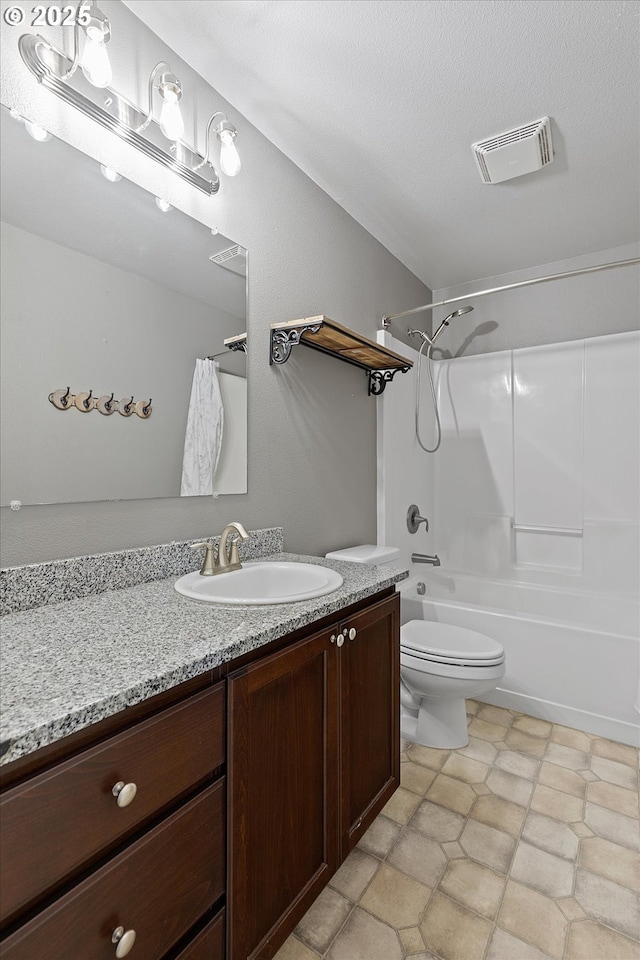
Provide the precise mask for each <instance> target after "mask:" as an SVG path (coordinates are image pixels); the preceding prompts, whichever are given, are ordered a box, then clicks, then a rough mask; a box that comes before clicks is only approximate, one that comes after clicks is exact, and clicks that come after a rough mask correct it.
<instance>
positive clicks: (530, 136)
mask: <svg viewBox="0 0 640 960" xmlns="http://www.w3.org/2000/svg"><path fill="white" fill-rule="evenodd" d="M471 149H472V150H473V156H474V157H475V161H476V164H477V167H478V170H479V171H480V176H481V178H482V180H483V182H484V183H500V182H501V181H503V180H512V179H513V178H514V177H521V176H522V175H523V174H524V173H532V172H533V171H534V170H540V169H541V168H542V167H546V165H547V164H548V163H551V161H552V160H553V145H552V143H551V121H550V120H549V117H542V118H541V119H540V120H535V121H534V122H533V123H527V124H525V125H524V126H522V127H516V128H515V129H513V130H506V131H505V133H500V134H498V136H497V137H488V138H487V139H486V140H480V141H479V142H478V143H472V144H471Z"/></svg>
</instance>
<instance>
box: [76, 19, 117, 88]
mask: <svg viewBox="0 0 640 960" xmlns="http://www.w3.org/2000/svg"><path fill="white" fill-rule="evenodd" d="M85 13H86V15H87V17H88V19H87V22H86V23H85V24H84V32H85V41H84V50H83V51H82V59H81V61H80V66H81V68H82V72H83V73H84V75H85V77H86V78H87V80H88V81H89V83H91V84H93V86H94V87H108V86H109V84H110V83H111V77H112V76H113V72H112V70H111V63H110V62H109V54H108V53H107V47H106V45H107V43H109V40H110V39H111V24H110V23H109V20H108V19H107V17H105V15H104V13H103V12H102V11H101V10H100V9H99V8H98V5H97V4H96V3H92V4H91V7H90V8H89V10H88V11H87V10H85ZM79 17H80V10H78V17H77V19H79ZM76 43H77V33H76Z"/></svg>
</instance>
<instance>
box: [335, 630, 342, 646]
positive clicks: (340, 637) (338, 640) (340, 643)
mask: <svg viewBox="0 0 640 960" xmlns="http://www.w3.org/2000/svg"><path fill="white" fill-rule="evenodd" d="M336 643H337V645H338V646H339V647H341V646H342V644H343V643H344V637H343V635H342V634H341V633H339V634H338V639H337V640H336Z"/></svg>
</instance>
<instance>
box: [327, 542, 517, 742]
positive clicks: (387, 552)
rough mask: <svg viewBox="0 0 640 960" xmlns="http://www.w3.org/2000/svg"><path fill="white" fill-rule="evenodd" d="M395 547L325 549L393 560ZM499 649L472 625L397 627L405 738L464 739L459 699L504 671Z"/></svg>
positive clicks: (482, 689)
mask: <svg viewBox="0 0 640 960" xmlns="http://www.w3.org/2000/svg"><path fill="white" fill-rule="evenodd" d="M399 556H400V551H399V550H398V549H397V548H396V547H381V546H375V545H372V544H363V545H362V546H359V547H348V548H347V549H345V550H335V551H334V552H333V553H328V554H327V558H329V559H334V560H350V561H352V562H354V563H367V564H385V563H387V564H394V563H397V562H398V558H399ZM504 659H505V658H504V649H503V647H502V645H501V644H500V643H498V641H497V640H493V639H492V638H491V637H487V636H485V635H484V634H482V633H476V632H475V631H474V630H467V629H466V628H464V627H455V626H452V625H451V624H447V623H436V622H434V621H432V620H410V621H409V622H408V623H405V624H404V626H403V627H401V629H400V703H401V716H400V732H401V735H402V737H404V739H405V740H412V741H413V742H414V743H421V744H423V745H424V746H427V747H437V748H440V749H443V750H451V749H453V748H455V747H464V746H465V745H466V744H467V743H468V742H469V734H468V732H467V715H466V708H465V699H466V698H467V697H479V696H482V694H484V693H489V691H490V690H493V689H494V687H496V686H497V684H498V681H499V680H500V679H501V678H502V677H503V676H504V672H505V664H504Z"/></svg>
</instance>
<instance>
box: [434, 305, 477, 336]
mask: <svg viewBox="0 0 640 960" xmlns="http://www.w3.org/2000/svg"><path fill="white" fill-rule="evenodd" d="M472 310H473V307H470V306H466V307H460V309H459V310H454V311H453V313H450V314H449V316H448V317H445V318H444V320H443V321H442V323H441V324H440V326H439V327H438V329H437V330H436V332H435V333H434V335H433V336H432V337H431V343H435V341H436V338H437V337H438V336H439V335H440V334H441V333H442V330H443V329H444V327H448V326H449V321H450V320H454V319H455V318H456V317H461V316H462V314H463V313H471V311H472Z"/></svg>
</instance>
